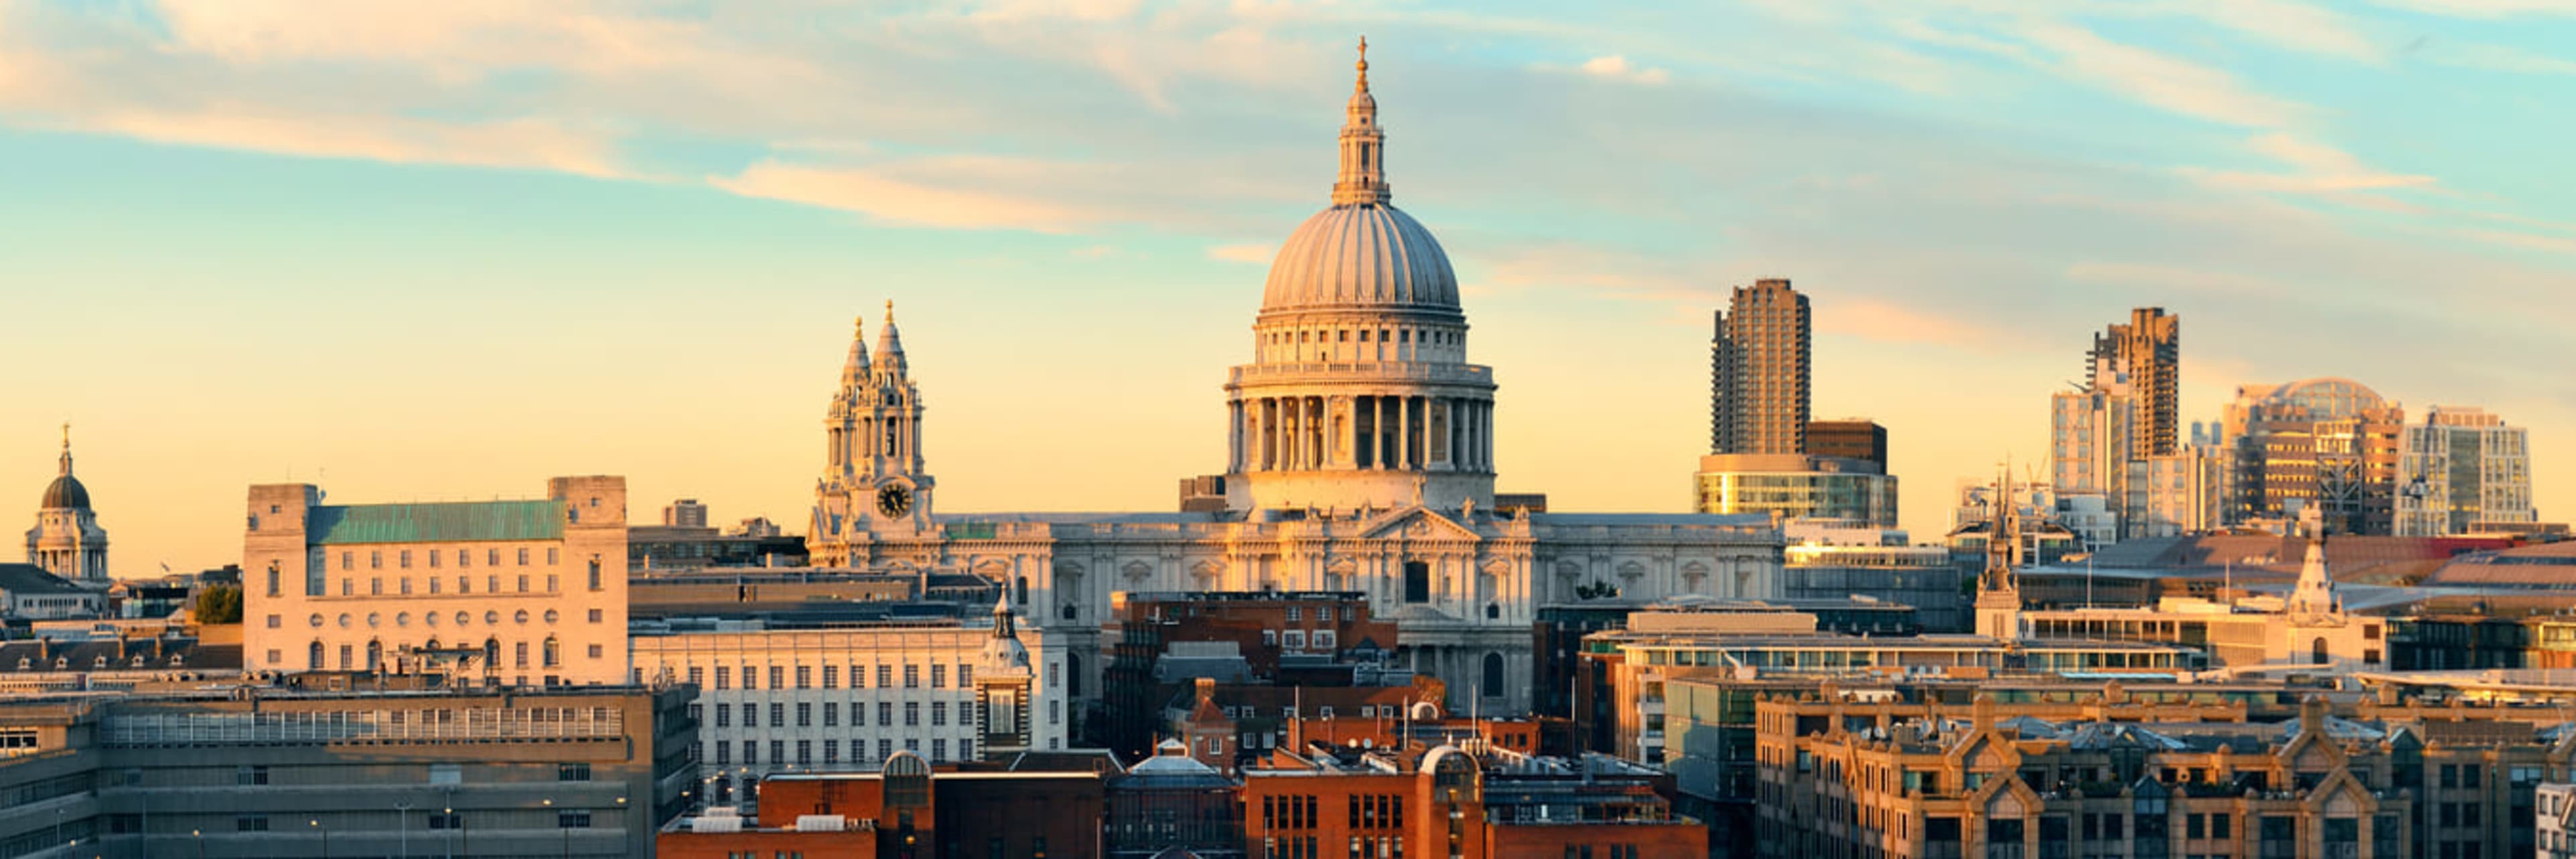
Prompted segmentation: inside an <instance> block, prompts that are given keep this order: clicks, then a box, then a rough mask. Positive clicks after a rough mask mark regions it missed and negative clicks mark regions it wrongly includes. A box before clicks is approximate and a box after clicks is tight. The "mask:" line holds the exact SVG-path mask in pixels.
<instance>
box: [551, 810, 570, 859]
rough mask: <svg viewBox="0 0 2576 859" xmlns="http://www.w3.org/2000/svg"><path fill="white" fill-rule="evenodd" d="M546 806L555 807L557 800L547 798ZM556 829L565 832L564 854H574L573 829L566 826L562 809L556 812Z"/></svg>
mask: <svg viewBox="0 0 2576 859" xmlns="http://www.w3.org/2000/svg"><path fill="white" fill-rule="evenodd" d="M545 806H546V807H547V808H553V807H555V801H554V800H551V799H549V800H545ZM555 830H556V831H558V832H561V833H563V855H565V856H571V855H572V830H571V829H569V828H567V827H565V826H564V821H563V812H560V811H558V812H555Z"/></svg>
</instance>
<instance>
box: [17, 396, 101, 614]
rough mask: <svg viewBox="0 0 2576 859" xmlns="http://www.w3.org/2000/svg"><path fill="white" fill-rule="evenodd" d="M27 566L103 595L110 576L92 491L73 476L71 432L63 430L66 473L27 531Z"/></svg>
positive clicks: (40, 504) (50, 487)
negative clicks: (93, 505)
mask: <svg viewBox="0 0 2576 859" xmlns="http://www.w3.org/2000/svg"><path fill="white" fill-rule="evenodd" d="M27 563H30V564H34V565H36V566H39V567H43V568H44V569H45V572H48V573H52V574H54V575H56V576H60V577H62V578H64V579H68V580H70V581H73V582H76V583H78V584H80V585H81V586H83V587H88V588H94V589H100V590H104V589H106V588H107V585H108V576H107V530H106V529H104V528H100V527H99V526H98V513H97V511H94V510H91V509H90V506H89V487H86V486H82V485H81V482H80V478H77V477H73V476H72V430H71V427H70V425H68V424H67V425H65V426H64V427H63V457H62V473H61V474H60V475H57V476H55V477H54V482H52V483H49V484H46V485H45V497H44V499H43V500H41V501H39V502H37V504H36V527H34V528H30V529H28V530H27Z"/></svg>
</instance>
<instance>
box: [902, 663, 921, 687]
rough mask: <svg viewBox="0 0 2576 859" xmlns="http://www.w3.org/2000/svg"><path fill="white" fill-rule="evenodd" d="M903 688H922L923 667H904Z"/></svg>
mask: <svg viewBox="0 0 2576 859" xmlns="http://www.w3.org/2000/svg"><path fill="white" fill-rule="evenodd" d="M903 688H906V689H919V688H921V666H919V665H906V666H904V667H903Z"/></svg>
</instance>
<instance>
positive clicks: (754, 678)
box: [742, 665, 760, 689]
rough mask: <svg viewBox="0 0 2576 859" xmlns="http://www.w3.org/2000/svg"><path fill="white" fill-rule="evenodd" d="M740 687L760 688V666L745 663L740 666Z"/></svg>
mask: <svg viewBox="0 0 2576 859" xmlns="http://www.w3.org/2000/svg"><path fill="white" fill-rule="evenodd" d="M742 688H745V689H758V688H760V668H759V667H758V666H753V665H745V666H743V667H742Z"/></svg>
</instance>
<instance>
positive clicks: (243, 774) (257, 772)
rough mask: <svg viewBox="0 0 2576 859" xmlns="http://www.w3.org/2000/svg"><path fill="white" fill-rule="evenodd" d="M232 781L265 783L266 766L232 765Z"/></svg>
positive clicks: (253, 783) (254, 783) (266, 781)
mask: <svg viewBox="0 0 2576 859" xmlns="http://www.w3.org/2000/svg"><path fill="white" fill-rule="evenodd" d="M233 783H234V784H237V785H257V784H267V783H268V767H267V766H266V765H261V766H240V767H234V768H233Z"/></svg>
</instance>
